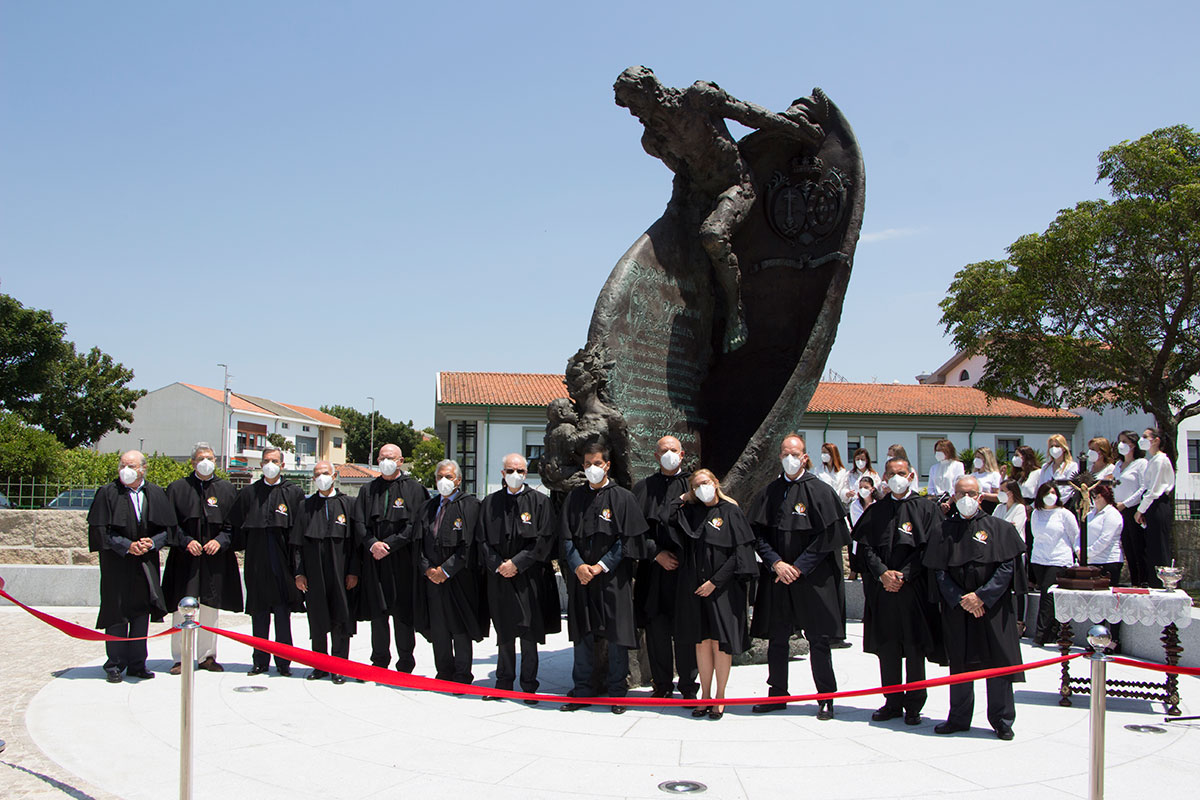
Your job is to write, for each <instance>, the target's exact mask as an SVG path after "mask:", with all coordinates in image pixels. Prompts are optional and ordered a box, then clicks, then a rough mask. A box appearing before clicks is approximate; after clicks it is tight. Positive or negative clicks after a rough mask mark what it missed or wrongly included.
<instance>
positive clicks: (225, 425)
mask: <svg viewBox="0 0 1200 800" xmlns="http://www.w3.org/2000/svg"><path fill="white" fill-rule="evenodd" d="M217 366H218V367H224V368H225V391H224V393H223V394H222V395H221V461H222V462H224V463H223V465H222V466H223V467H224V469H225V471H226V472H228V471H229V365H228V364H217Z"/></svg>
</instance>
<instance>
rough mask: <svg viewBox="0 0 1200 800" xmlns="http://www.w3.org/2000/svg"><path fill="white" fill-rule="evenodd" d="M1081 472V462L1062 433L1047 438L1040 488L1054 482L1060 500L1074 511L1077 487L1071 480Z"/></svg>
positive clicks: (1064, 505) (1060, 502) (1076, 502)
mask: <svg viewBox="0 0 1200 800" xmlns="http://www.w3.org/2000/svg"><path fill="white" fill-rule="evenodd" d="M1078 474H1079V464H1077V463H1075V458H1074V456H1072V455H1071V446H1070V445H1069V444H1067V439H1066V437H1065V436H1063V435H1062V434H1058V433H1056V434H1054V435H1053V436H1051V437H1050V438H1049V439H1047V440H1046V465H1045V466H1044V467H1042V472H1041V474H1040V475H1039V476H1038V488H1039V489H1040V488H1041V487H1042V486H1043V485H1044V484H1047V483H1053V484H1054V488H1055V489H1056V490H1057V491H1058V501H1059V504H1060V505H1061V506H1063V507H1064V508H1068V509H1070V510H1072V511H1074V510H1075V506H1076V505H1077V504H1078V498H1077V497H1076V494H1075V487H1074V486H1071V485H1070V483H1069V481H1070V480H1071V479H1072V478H1074V477H1075V476H1076V475H1078Z"/></svg>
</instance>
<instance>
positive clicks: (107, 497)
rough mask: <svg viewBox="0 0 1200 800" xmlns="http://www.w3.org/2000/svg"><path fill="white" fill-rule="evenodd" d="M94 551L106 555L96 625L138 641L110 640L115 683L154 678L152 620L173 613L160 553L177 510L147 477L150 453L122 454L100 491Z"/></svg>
mask: <svg viewBox="0 0 1200 800" xmlns="http://www.w3.org/2000/svg"><path fill="white" fill-rule="evenodd" d="M87 521H88V549H89V550H91V551H92V552H93V553H99V554H100V614H99V616H97V618H96V627H97V628H102V629H103V630H104V632H105V633H107V634H108V635H109V636H117V637H120V638H122V639H130V640H132V641H117V642H105V643H104V649H105V651H106V652H107V654H108V659H107V660H106V661H105V662H104V673H105V675H106V676H107V680H108V682H109V683H120V682H121V680H122V678H121V673H122V672H124V673H125V674H126V675H128V676H129V677H131V678H143V679H144V678H153V677H154V673H153V672H150V671H149V670H148V669H146V640H145V639H144V638H143V637H145V635H146V633H147V631H149V629H150V619H151V618H152V617H153V619H154V621H155V622H162V620H163V618H164V617H165V616H166V613H167V604H166V600H165V599H164V598H163V593H162V586H161V585H160V583H159V574H158V572H159V564H158V551H159V550H161V549H162V548H163V546H164V545H165V544H166V543H167V535H168V533H169V532H170V531H171V529H172V528H174V527H175V510H174V509H173V508H172V507H171V503H170V502H169V501H168V500H167V494H166V492H164V491H163V490H162V488H161V487H158V486H155V485H154V484H153V483H150V482H148V481H147V480H146V457H145V456H144V455H142V454H141V453H140V452H138V451H137V450H130V451H128V452H126V453H122V454H121V460H120V467H119V469H118V470H117V478H116V480H114V481H112V482H111V483H106V484H105V485H103V486H101V487H100V488H99V489H97V490H96V496H95V498H94V499H93V500H92V507H91V508H90V509H89V510H88V517H87Z"/></svg>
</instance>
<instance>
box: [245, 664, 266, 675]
mask: <svg viewBox="0 0 1200 800" xmlns="http://www.w3.org/2000/svg"><path fill="white" fill-rule="evenodd" d="M266 671H267V668H266V667H260V666H258V665H257V664H255V665H254V666H253V667H251V668H250V671H249V672H247V673H246V674H247V675H262V674H263V673H264V672H266Z"/></svg>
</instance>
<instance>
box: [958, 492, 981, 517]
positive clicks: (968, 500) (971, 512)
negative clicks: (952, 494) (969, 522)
mask: <svg viewBox="0 0 1200 800" xmlns="http://www.w3.org/2000/svg"><path fill="white" fill-rule="evenodd" d="M954 505H955V507H956V508H958V513H959V514H960V515H961V516H962V517H963V519H968V518H970V517H973V516H975V514H976V512H978V511H979V501H978V500H976V499H975V498H974V497H967V496H966V495H963V496H962V497H960V498H958V499H957V500H955V501H954Z"/></svg>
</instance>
